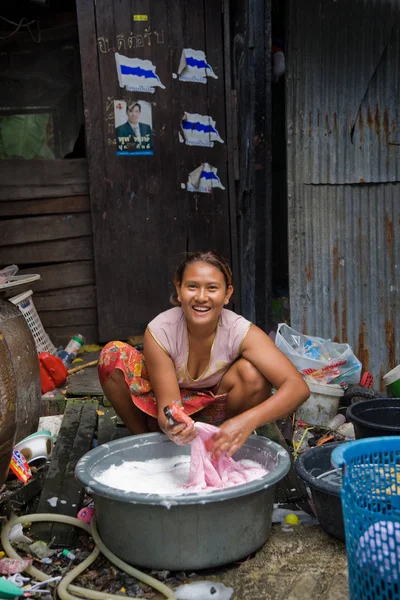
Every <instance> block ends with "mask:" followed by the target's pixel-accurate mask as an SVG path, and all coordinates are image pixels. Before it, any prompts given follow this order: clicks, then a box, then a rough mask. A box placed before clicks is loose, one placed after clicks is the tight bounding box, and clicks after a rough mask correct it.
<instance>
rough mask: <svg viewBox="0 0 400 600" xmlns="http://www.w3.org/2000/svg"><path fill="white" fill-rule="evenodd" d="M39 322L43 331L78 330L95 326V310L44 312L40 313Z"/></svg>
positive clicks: (79, 309) (80, 309)
mask: <svg viewBox="0 0 400 600" xmlns="http://www.w3.org/2000/svg"><path fill="white" fill-rule="evenodd" d="M35 304H36V303H35ZM40 320H41V321H42V323H43V326H44V328H45V329H47V327H75V328H77V327H78V328H79V327H80V326H81V325H97V309H96V308H76V309H73V310H45V311H41V312H40Z"/></svg>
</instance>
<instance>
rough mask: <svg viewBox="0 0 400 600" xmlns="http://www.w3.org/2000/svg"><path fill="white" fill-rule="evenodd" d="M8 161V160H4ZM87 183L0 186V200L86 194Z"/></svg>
mask: <svg viewBox="0 0 400 600" xmlns="http://www.w3.org/2000/svg"><path fill="white" fill-rule="evenodd" d="M5 162H8V161H5ZM88 192H89V185H88V183H87V182H84V183H69V184H64V185H63V184H62V183H61V182H60V185H48V186H46V185H43V183H42V185H21V186H20V187H18V186H10V185H1V186H0V202H2V201H7V200H25V199H26V200H29V199H34V198H57V197H65V196H80V195H83V194H85V195H86V194H88ZM0 214H1V207H0Z"/></svg>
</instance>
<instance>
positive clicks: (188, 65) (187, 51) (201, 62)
mask: <svg viewBox="0 0 400 600" xmlns="http://www.w3.org/2000/svg"><path fill="white" fill-rule="evenodd" d="M178 76H179V81H193V82H194V83H206V82H207V77H213V78H214V79H218V77H217V76H216V74H215V73H214V71H213V70H212V67H211V66H210V65H209V64H208V62H207V59H206V55H205V53H204V52H203V50H193V48H184V49H183V50H182V54H181V61H180V63H179V69H178Z"/></svg>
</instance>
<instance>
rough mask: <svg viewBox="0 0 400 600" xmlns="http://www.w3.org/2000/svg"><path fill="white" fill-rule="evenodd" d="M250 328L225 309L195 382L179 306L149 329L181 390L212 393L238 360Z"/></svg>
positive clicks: (151, 323) (157, 319)
mask: <svg viewBox="0 0 400 600" xmlns="http://www.w3.org/2000/svg"><path fill="white" fill-rule="evenodd" d="M250 326H251V323H250V321H247V319H245V318H244V317H241V316H240V315H237V314H236V313H234V312H233V311H231V310H227V309H225V308H224V309H223V310H222V312H221V316H220V319H219V323H218V327H217V331H216V334H215V338H214V342H213V345H212V348H211V354H210V362H209V364H208V367H207V368H206V370H205V371H204V373H202V374H201V375H200V377H198V378H197V379H193V378H192V377H191V376H190V375H189V373H188V369H187V362H188V357H189V343H188V333H187V327H186V320H185V317H184V315H183V311H182V309H181V308H180V307H179V306H178V307H176V308H171V309H170V310H166V311H165V312H162V313H161V314H159V315H158V316H157V317H156V318H155V319H153V320H152V321H151V322H150V323H149V324H148V326H147V328H148V330H149V332H150V333H151V335H152V336H153V338H154V339H155V340H156V342H157V343H158V344H159V346H161V348H162V349H163V350H164V352H166V353H167V354H168V356H169V357H170V358H171V359H172V361H173V363H174V366H175V372H176V378H177V380H178V384H179V387H180V388H187V389H197V390H206V389H207V390H211V389H212V388H213V387H214V386H216V385H217V383H219V381H220V380H221V378H222V376H223V375H224V373H225V372H226V371H227V370H228V369H229V367H230V366H231V364H232V363H233V362H234V361H235V360H236V359H237V358H239V356H240V351H241V345H242V342H243V340H244V338H245V337H246V334H247V332H248V331H249V329H250Z"/></svg>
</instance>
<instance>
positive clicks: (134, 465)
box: [93, 454, 260, 508]
mask: <svg viewBox="0 0 400 600" xmlns="http://www.w3.org/2000/svg"><path fill="white" fill-rule="evenodd" d="M238 462H239V463H241V464H244V465H246V466H248V467H260V465H259V463H257V462H254V461H252V460H247V459H243V460H241V461H238ZM189 472H190V456H188V455H185V454H182V455H178V456H173V457H171V458H153V459H151V460H145V461H124V462H123V463H122V464H120V465H118V466H117V465H111V466H110V467H109V468H108V469H105V470H103V471H101V470H99V471H98V472H97V473H94V475H93V476H94V479H95V480H96V481H98V482H99V483H103V484H104V485H107V486H109V487H112V488H114V489H117V490H121V491H123V492H135V493H137V494H157V495H159V496H167V497H171V496H182V495H184V494H193V493H196V490H195V489H193V488H190V489H188V488H187V484H188V483H189ZM215 489H216V488H210V489H206V490H198V492H197V493H201V494H204V493H206V492H208V491H213V490H214V491H215ZM167 508H169V506H168V507H167Z"/></svg>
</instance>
